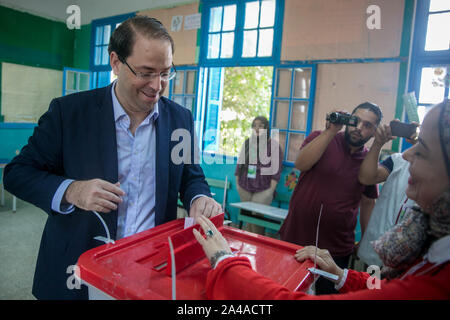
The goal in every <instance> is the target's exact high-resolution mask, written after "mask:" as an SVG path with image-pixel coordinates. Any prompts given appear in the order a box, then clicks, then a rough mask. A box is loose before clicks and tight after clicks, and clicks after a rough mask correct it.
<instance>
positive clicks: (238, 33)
mask: <svg viewBox="0 0 450 320" xmlns="http://www.w3.org/2000/svg"><path fill="white" fill-rule="evenodd" d="M283 12H284V0H240V1H238V0H222V1H218V0H204V1H203V2H202V17H203V19H202V43H201V53H200V64H201V65H202V66H218V65H220V66H250V65H270V64H272V65H273V64H275V63H276V62H278V61H279V59H280V48H281V33H282V21H283Z"/></svg>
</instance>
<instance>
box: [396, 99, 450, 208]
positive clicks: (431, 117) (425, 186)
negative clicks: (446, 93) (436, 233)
mask: <svg viewBox="0 0 450 320" xmlns="http://www.w3.org/2000/svg"><path fill="white" fill-rule="evenodd" d="M439 113H440V108H436V107H435V108H433V109H431V110H430V111H429V112H428V114H427V115H426V117H425V119H424V121H423V124H422V126H421V129H420V135H419V141H418V142H417V143H416V144H415V145H414V146H412V147H411V148H410V149H408V150H407V151H405V152H404V153H403V158H404V159H405V160H407V161H408V162H409V163H410V167H409V173H410V178H409V180H408V188H407V189H406V195H407V196H408V197H409V198H410V199H412V200H414V201H416V203H417V204H418V205H419V206H420V207H421V208H422V209H423V210H425V211H427V208H429V206H430V205H431V204H432V203H433V202H434V201H435V200H436V199H437V198H438V197H439V196H440V195H441V194H442V193H443V192H444V191H446V190H447V189H448V188H449V178H448V175H447V170H446V167H445V162H444V156H443V153H442V148H441V144H440V140H439V132H438V127H439V126H438V120H439ZM428 213H430V212H428Z"/></svg>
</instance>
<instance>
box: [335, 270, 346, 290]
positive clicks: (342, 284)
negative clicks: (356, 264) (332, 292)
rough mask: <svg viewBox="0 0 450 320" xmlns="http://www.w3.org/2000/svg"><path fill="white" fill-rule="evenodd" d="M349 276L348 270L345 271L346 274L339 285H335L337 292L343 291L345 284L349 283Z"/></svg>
mask: <svg viewBox="0 0 450 320" xmlns="http://www.w3.org/2000/svg"><path fill="white" fill-rule="evenodd" d="M347 274H348V269H344V273H343V274H342V278H341V281H339V283H338V284H335V285H334V289H336V290H337V291H339V290H341V288H342V287H343V286H344V284H345V281H347Z"/></svg>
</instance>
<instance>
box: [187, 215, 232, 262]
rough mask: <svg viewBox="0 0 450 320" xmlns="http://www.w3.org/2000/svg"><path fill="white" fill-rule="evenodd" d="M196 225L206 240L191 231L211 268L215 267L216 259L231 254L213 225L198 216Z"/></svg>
mask: <svg viewBox="0 0 450 320" xmlns="http://www.w3.org/2000/svg"><path fill="white" fill-rule="evenodd" d="M196 221H197V223H198V224H199V225H200V227H201V228H202V229H203V231H204V232H205V235H206V238H204V237H203V236H202V235H201V234H200V232H198V231H197V230H196V229H194V230H193V232H194V236H195V239H197V241H198V242H199V243H200V245H201V246H202V247H203V251H205V254H206V257H207V258H208V260H209V262H210V263H211V267H213V268H214V267H215V265H216V262H217V259H219V258H220V257H222V256H224V255H228V254H233V253H232V252H231V249H230V246H229V245H228V242H227V240H225V238H224V237H223V236H222V234H221V233H220V231H219V230H217V228H216V226H215V225H214V223H212V222H211V221H210V220H209V219H208V218H206V217H205V216H198V217H197V218H196Z"/></svg>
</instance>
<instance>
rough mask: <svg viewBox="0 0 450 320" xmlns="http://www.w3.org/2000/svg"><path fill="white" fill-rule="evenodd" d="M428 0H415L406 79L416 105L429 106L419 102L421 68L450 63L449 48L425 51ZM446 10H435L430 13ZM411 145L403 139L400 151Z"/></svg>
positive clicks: (447, 92)
mask: <svg viewBox="0 0 450 320" xmlns="http://www.w3.org/2000/svg"><path fill="white" fill-rule="evenodd" d="M429 8H430V0H422V1H416V9H415V21H414V33H413V35H414V36H413V41H412V51H411V65H410V69H409V74H410V77H409V79H408V92H411V91H413V92H414V93H415V96H416V100H417V102H418V105H423V106H431V104H425V103H419V97H420V83H421V80H422V69H423V68H426V67H437V66H442V65H450V49H447V50H436V51H426V50H425V43H426V35H427V28H428V17H429V15H430V12H429ZM443 12H448V10H446V11H437V12H433V13H432V14H438V13H443ZM448 94H449V88H448V87H445V88H444V97H443V98H444V99H445V98H446V97H448ZM405 120H406V121H408V116H407V115H406V113H405ZM410 146H411V145H410V144H409V143H408V142H406V141H404V143H402V148H401V149H402V152H403V151H404V150H406V149H408V148H409V147H410Z"/></svg>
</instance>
